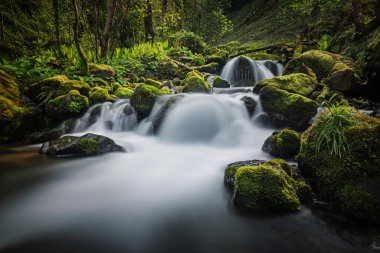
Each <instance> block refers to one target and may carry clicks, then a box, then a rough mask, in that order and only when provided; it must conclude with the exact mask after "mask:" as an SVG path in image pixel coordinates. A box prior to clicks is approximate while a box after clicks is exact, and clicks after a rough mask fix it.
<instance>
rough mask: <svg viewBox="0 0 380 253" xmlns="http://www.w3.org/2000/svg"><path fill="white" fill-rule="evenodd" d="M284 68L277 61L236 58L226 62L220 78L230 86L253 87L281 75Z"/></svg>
mask: <svg viewBox="0 0 380 253" xmlns="http://www.w3.org/2000/svg"><path fill="white" fill-rule="evenodd" d="M283 68H284V66H283V65H282V64H281V63H279V62H278V61H269V60H267V61H254V60H252V59H251V58H249V57H246V56H238V57H235V58H233V59H232V60H230V61H229V62H227V64H226V66H224V68H223V70H222V74H221V77H222V78H223V79H225V80H227V81H228V82H230V84H231V86H233V87H235V86H253V85H254V84H256V83H258V82H260V81H261V80H264V79H268V78H272V77H275V76H280V75H282V72H283Z"/></svg>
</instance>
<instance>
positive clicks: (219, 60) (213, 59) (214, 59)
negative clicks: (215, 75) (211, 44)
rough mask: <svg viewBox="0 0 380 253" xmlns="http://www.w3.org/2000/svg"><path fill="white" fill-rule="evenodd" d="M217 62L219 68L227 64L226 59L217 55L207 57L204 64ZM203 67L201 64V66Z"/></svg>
mask: <svg viewBox="0 0 380 253" xmlns="http://www.w3.org/2000/svg"><path fill="white" fill-rule="evenodd" d="M211 62H217V63H219V65H220V66H222V65H224V64H225V63H226V62H227V57H226V56H222V55H219V54H213V55H210V56H208V57H207V59H206V63H211ZM202 65H203V64H202Z"/></svg>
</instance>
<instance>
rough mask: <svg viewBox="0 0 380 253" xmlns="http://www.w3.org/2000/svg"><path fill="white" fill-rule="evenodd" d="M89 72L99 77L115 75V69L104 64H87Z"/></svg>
mask: <svg viewBox="0 0 380 253" xmlns="http://www.w3.org/2000/svg"><path fill="white" fill-rule="evenodd" d="M89 69H90V73H91V74H93V75H94V76H96V77H100V78H110V77H113V76H115V75H116V72H115V70H114V69H113V68H112V67H111V66H108V65H105V64H89Z"/></svg>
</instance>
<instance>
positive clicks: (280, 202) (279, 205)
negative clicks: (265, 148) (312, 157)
mask: <svg viewBox="0 0 380 253" xmlns="http://www.w3.org/2000/svg"><path fill="white" fill-rule="evenodd" d="M288 180H289V177H288V176H287V174H286V173H285V172H284V171H282V170H277V169H274V168H273V167H272V166H271V165H265V164H263V165H261V166H256V167H254V166H252V167H250V166H246V167H241V168H239V169H238V170H237V172H236V175H235V182H236V183H235V191H234V203H235V204H236V205H238V206H240V207H243V208H247V209H250V210H255V211H258V210H282V211H297V210H300V209H301V203H300V200H299V198H298V196H297V189H296V188H294V186H293V185H292V183H290V182H289V181H288Z"/></svg>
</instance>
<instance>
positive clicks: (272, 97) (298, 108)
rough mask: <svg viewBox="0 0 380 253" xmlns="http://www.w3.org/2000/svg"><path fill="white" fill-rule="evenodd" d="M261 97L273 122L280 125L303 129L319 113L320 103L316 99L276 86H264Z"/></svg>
mask: <svg viewBox="0 0 380 253" xmlns="http://www.w3.org/2000/svg"><path fill="white" fill-rule="evenodd" d="M260 99H261V103H262V106H263V108H264V110H265V111H267V112H268V114H269V116H270V118H271V121H272V123H273V124H274V125H276V126H279V127H291V128H294V129H297V130H303V129H305V128H306V127H307V126H308V124H309V120H310V119H311V118H312V117H313V116H314V115H315V114H316V113H317V108H318V104H317V103H316V102H315V101H313V100H311V99H309V98H306V97H304V96H301V95H298V94H294V93H289V92H287V91H284V90H281V89H278V88H276V87H274V86H267V87H265V88H263V89H262V90H261V91H260Z"/></svg>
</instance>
